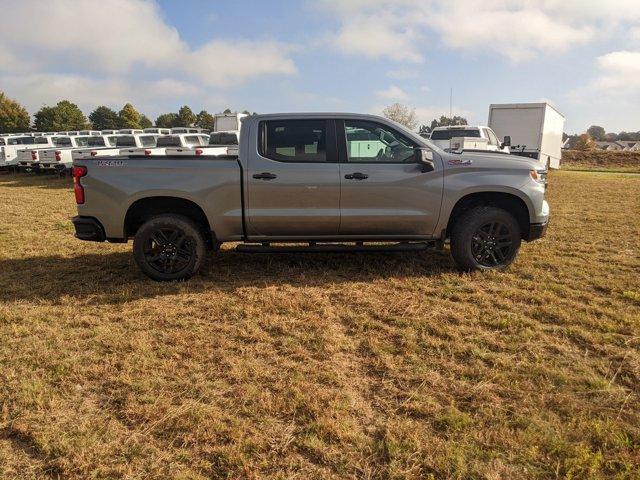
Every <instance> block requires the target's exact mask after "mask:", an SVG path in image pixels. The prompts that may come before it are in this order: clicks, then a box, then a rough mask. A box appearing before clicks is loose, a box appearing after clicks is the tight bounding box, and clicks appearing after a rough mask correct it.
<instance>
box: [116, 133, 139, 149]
mask: <svg viewBox="0 0 640 480" xmlns="http://www.w3.org/2000/svg"><path fill="white" fill-rule="evenodd" d="M135 146H136V137H134V136H133V135H123V136H122V137H117V138H116V147H135Z"/></svg>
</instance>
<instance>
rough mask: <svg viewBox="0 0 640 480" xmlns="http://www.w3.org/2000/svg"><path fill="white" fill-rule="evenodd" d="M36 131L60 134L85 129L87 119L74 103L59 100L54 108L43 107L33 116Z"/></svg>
mask: <svg viewBox="0 0 640 480" xmlns="http://www.w3.org/2000/svg"><path fill="white" fill-rule="evenodd" d="M34 119H35V126H36V129H37V130H40V131H45V132H60V131H67V130H82V129H83V128H87V124H88V122H87V117H85V116H84V113H82V110H80V108H78V106H77V105H76V104H75V103H71V102H70V101H69V100H61V101H60V102H58V103H57V104H56V105H55V106H54V107H48V106H46V105H45V106H44V107H42V108H41V109H40V110H38V112H37V113H36V114H35V115H34Z"/></svg>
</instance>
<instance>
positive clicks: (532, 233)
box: [526, 219, 549, 242]
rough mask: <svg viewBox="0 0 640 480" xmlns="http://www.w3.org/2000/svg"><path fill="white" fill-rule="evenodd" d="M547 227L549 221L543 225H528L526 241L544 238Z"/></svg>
mask: <svg viewBox="0 0 640 480" xmlns="http://www.w3.org/2000/svg"><path fill="white" fill-rule="evenodd" d="M548 226H549V219H547V221H546V222H544V223H532V224H530V225H529V235H527V238H526V240H527V241H528V242H531V241H533V240H538V239H539V238H542V237H544V235H545V234H546V233H547V227H548Z"/></svg>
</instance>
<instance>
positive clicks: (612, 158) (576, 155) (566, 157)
mask: <svg viewBox="0 0 640 480" xmlns="http://www.w3.org/2000/svg"><path fill="white" fill-rule="evenodd" d="M562 169H563V170H583V171H596V172H600V171H608V172H614V171H615V172H625V173H640V152H607V151H605V150H590V151H586V152H585V151H578V150H565V151H563V152H562Z"/></svg>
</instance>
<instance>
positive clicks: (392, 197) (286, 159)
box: [73, 113, 549, 280]
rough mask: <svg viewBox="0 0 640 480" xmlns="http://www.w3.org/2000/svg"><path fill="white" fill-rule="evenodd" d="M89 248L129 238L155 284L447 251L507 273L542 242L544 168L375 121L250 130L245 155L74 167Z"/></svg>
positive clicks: (269, 121)
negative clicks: (285, 258)
mask: <svg viewBox="0 0 640 480" xmlns="http://www.w3.org/2000/svg"><path fill="white" fill-rule="evenodd" d="M73 178H74V191H75V195H76V202H77V204H78V216H77V217H74V218H73V223H74V225H75V230H76V237H77V238H79V239H82V240H91V241H99V242H101V241H105V240H107V241H109V242H119V243H120V242H126V241H127V240H128V239H129V238H132V237H133V239H134V241H133V253H134V257H135V260H136V263H137V264H138V266H139V267H140V268H141V270H142V271H143V272H144V273H145V274H146V275H148V276H149V277H151V278H152V279H154V280H178V279H186V278H188V277H190V276H192V275H193V274H194V273H196V272H197V271H198V268H199V267H200V265H201V263H202V259H203V257H204V255H206V254H207V251H215V250H217V249H218V248H219V247H220V245H221V243H223V242H240V244H239V245H238V246H237V247H236V250H238V251H241V252H246V253H261V252H293V251H306V252H308V251H312V252H321V251H331V252H334V251H347V252H354V251H356V252H360V251H380V250H382V251H398V250H407V251H417V250H428V249H434V248H444V245H445V241H446V240H450V246H451V254H452V256H453V259H454V261H455V262H456V264H457V265H458V266H459V267H460V268H462V269H464V270H475V269H480V270H486V269H494V268H504V267H506V266H508V265H509V264H510V263H511V262H512V261H513V259H514V258H515V256H516V254H517V252H518V249H519V247H520V243H521V241H522V240H527V241H530V240H535V239H537V238H540V237H541V236H542V235H544V232H545V229H546V226H547V222H548V219H549V206H548V204H547V202H546V201H545V199H544V195H545V189H546V171H544V170H543V169H541V167H540V164H539V163H538V162H536V161H534V160H529V159H526V158H523V157H517V156H512V155H508V154H503V153H496V152H467V153H463V154H460V153H446V152H444V151H443V150H441V149H440V148H438V147H437V146H435V145H433V144H432V143H430V142H429V141H428V140H425V139H424V138H422V137H420V136H418V135H417V134H415V133H414V132H412V131H410V130H408V129H406V128H404V127H402V126H401V125H398V124H397V123H395V122H392V121H390V120H387V119H385V118H380V117H377V116H372V115H359V114H342V113H322V114H311V113H304V114H270V115H254V116H250V117H246V118H244V119H243V122H242V130H241V134H240V145H239V153H238V155H233V156H230V155H224V156H206V155H202V156H193V157H184V156H182V157H173V156H156V157H136V156H119V157H96V158H92V159H89V158H87V159H81V160H76V161H74V169H73Z"/></svg>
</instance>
